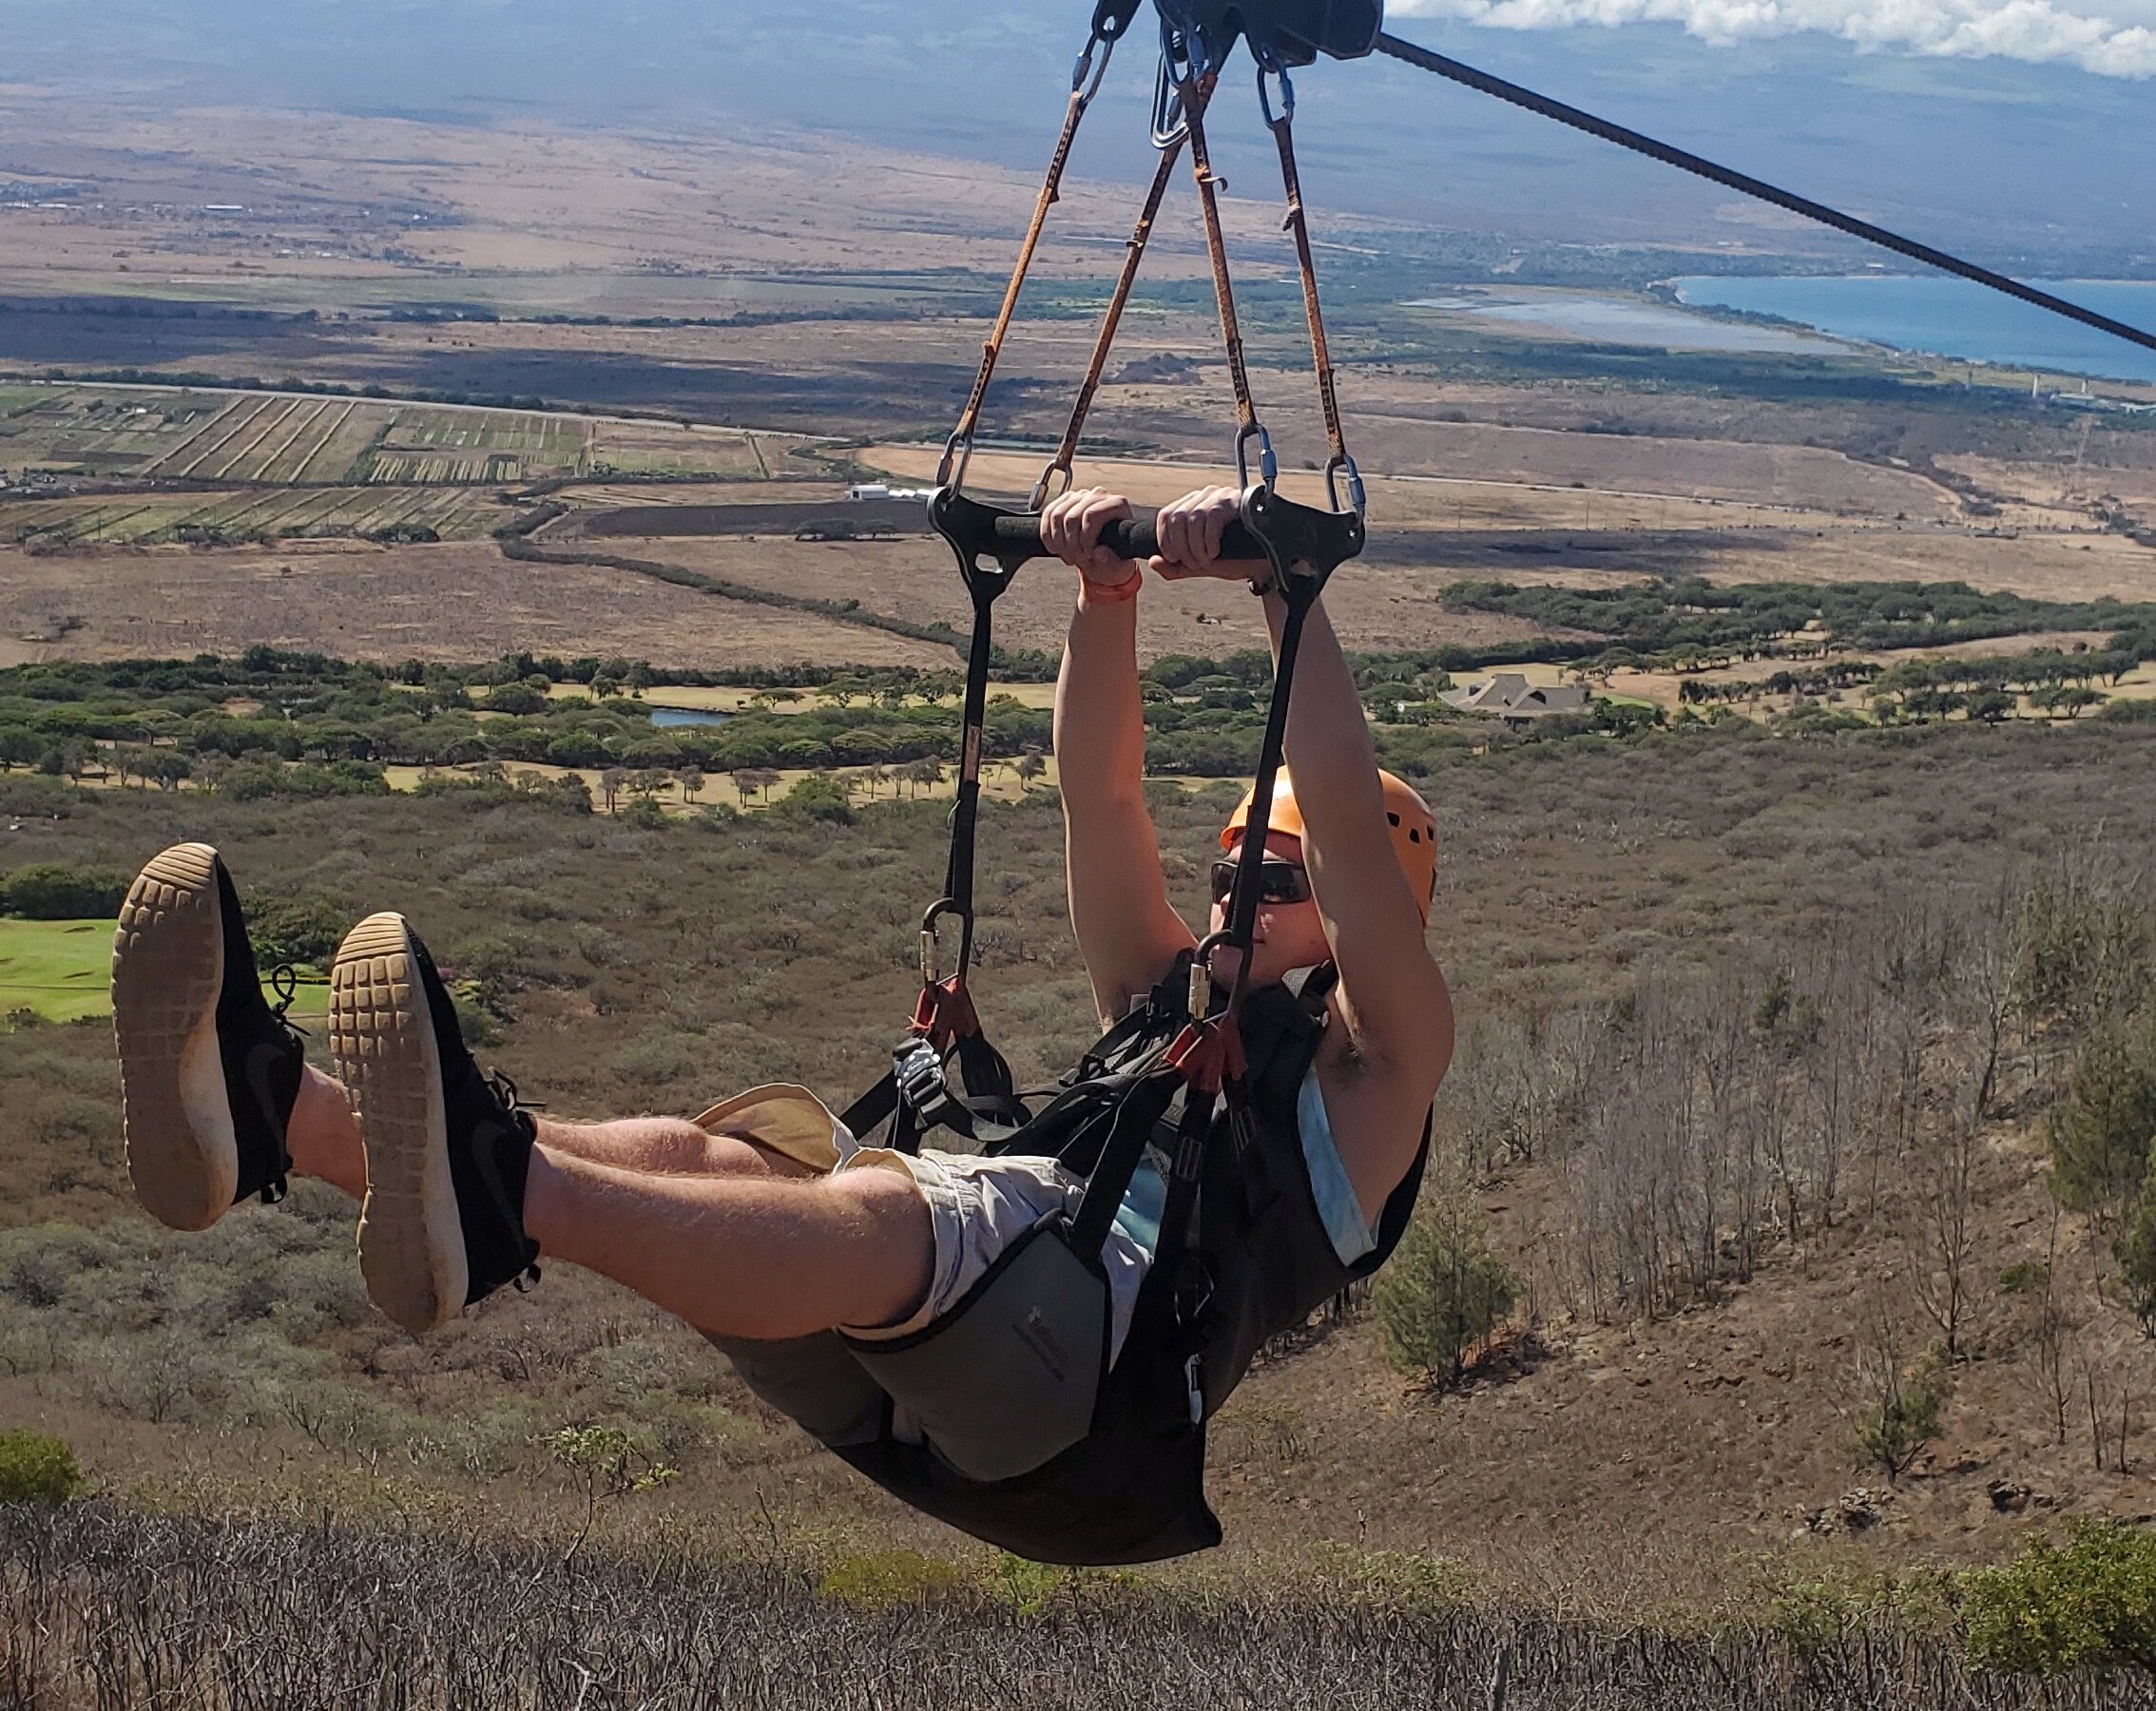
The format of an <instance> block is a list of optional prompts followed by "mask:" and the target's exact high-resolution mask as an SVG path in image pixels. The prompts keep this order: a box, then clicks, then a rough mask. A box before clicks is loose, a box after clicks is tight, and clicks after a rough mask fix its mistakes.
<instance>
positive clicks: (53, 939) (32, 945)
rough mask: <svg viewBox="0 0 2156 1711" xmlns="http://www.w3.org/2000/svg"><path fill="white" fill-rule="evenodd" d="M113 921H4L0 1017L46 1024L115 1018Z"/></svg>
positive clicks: (0, 930)
mask: <svg viewBox="0 0 2156 1711" xmlns="http://www.w3.org/2000/svg"><path fill="white" fill-rule="evenodd" d="M113 925H114V923H112V922H110V921H8V920H0V1015H5V1014H6V1013H8V1012H9V1011H10V1010H19V1009H27V1010H34V1011H35V1012H36V1013H37V1014H38V1015H40V1016H43V1017H44V1018H45V1019H46V1020H47V1021H48V1022H79V1021H81V1020H82V1019H83V1018H84V1017H85V1016H105V1015H110V1014H111V1013H112V991H111V984H112V929H113Z"/></svg>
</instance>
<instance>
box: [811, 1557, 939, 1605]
mask: <svg viewBox="0 0 2156 1711" xmlns="http://www.w3.org/2000/svg"><path fill="white" fill-rule="evenodd" d="M967 1578H968V1577H967V1574H966V1571H965V1570H964V1569H963V1568H960V1567H958V1566H957V1565H956V1564H955V1563H947V1562H945V1561H943V1560H942V1559H941V1558H940V1557H932V1556H923V1555H922V1554H921V1553H920V1552H919V1551H917V1550H870V1551H862V1552H860V1553H859V1554H857V1555H854V1556H844V1557H840V1558H839V1559H838V1560H837V1562H835V1563H833V1564H832V1565H831V1567H828V1568H826V1569H825V1570H824V1571H823V1578H822V1579H821V1580H820V1581H818V1583H817V1588H816V1589H817V1591H818V1592H819V1593H820V1594H821V1595H822V1596H823V1597H825V1598H829V1599H834V1600H836V1601H837V1602H838V1603H840V1604H849V1605H862V1606H864V1607H866V1608H868V1609H872V1610H883V1609H889V1608H890V1607H891V1606H892V1605H902V1604H925V1603H926V1602H928V1601H929V1600H930V1599H934V1598H940V1597H942V1596H943V1595H944V1594H946V1593H948V1592H950V1591H952V1590H953V1589H954V1588H956V1587H958V1586H963V1585H965V1583H966V1581H967Z"/></svg>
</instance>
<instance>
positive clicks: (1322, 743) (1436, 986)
mask: <svg viewBox="0 0 2156 1711" xmlns="http://www.w3.org/2000/svg"><path fill="white" fill-rule="evenodd" d="M1240 503H1241V501H1240V497H1239V495H1237V494H1236V493H1235V492H1234V490H1231V489H1225V488H1216V489H1212V490H1207V491H1205V492H1201V493H1194V494H1192V495H1191V496H1190V497H1189V498H1188V499H1185V500H1182V501H1179V502H1178V503H1177V504H1176V505H1173V506H1170V507H1169V508H1168V509H1166V510H1165V511H1163V512H1162V513H1161V523H1160V529H1161V549H1162V553H1163V557H1161V558H1159V559H1156V560H1155V561H1154V565H1153V567H1154V569H1155V570H1156V571H1157V572H1158V573H1160V574H1161V575H1163V576H1167V577H1171V578H1173V577H1177V576H1184V575H1206V574H1211V575H1221V574H1229V575H1243V576H1254V575H1262V574H1264V567H1263V566H1262V565H1243V566H1240V567H1237V566H1230V565H1227V564H1225V563H1221V562H1217V561H1216V555H1217V554H1218V552H1219V549H1220V541H1221V531H1222V529H1224V528H1225V526H1226V523H1227V521H1228V520H1229V519H1230V518H1232V517H1233V516H1234V515H1235V514H1236V512H1237V509H1238V508H1239V506H1240ZM1286 620H1287V605H1286V602H1285V601H1283V600H1282V599H1281V598H1280V595H1279V594H1277V593H1275V594H1268V595H1266V596H1265V621H1266V627H1267V628H1268V630H1269V631H1270V632H1271V636H1272V643H1273V651H1274V657H1275V658H1276V659H1278V657H1279V653H1280V632H1281V626H1282V625H1284V624H1285V623H1286ZM1287 759H1288V765H1289V768H1290V770H1291V771H1292V772H1293V773H1294V776H1295V798H1296V802H1297V805H1298V806H1299V808H1300V809H1301V812H1302V818H1303V823H1304V825H1305V826H1306V827H1307V828H1308V836H1306V837H1305V839H1304V840H1303V852H1302V854H1303V862H1304V865H1305V866H1306V867H1307V868H1308V870H1309V873H1310V889H1311V891H1312V893H1313V894H1315V895H1316V897H1317V900H1318V910H1319V915H1320V917H1321V918H1322V920H1323V922H1324V928H1325V939H1326V942H1327V944H1329V945H1330V946H1331V947H1332V952H1333V959H1334V962H1335V963H1336V964H1337V966H1338V969H1339V972H1340V1006H1341V1012H1342V1015H1343V1017H1344V1018H1345V1020H1346V1022H1347V1025H1348V1032H1349V1035H1350V1037H1351V1038H1352V1040H1353V1041H1354V1044H1355V1047H1356V1050H1357V1055H1358V1056H1359V1057H1360V1058H1361V1060H1362V1061H1363V1063H1364V1064H1365V1065H1366V1066H1367V1067H1371V1068H1373V1069H1381V1070H1385V1071H1389V1072H1391V1073H1389V1074H1387V1075H1386V1076H1385V1077H1384V1079H1385V1080H1386V1081H1387V1082H1388V1083H1389V1084H1392V1085H1393V1086H1396V1087H1397V1089H1398V1092H1399V1096H1400V1098H1401V1100H1403V1101H1404V1102H1405V1104H1406V1105H1409V1106H1414V1107H1415V1108H1416V1110H1417V1116H1416V1119H1415V1121H1416V1123H1417V1125H1419V1123H1420V1116H1419V1110H1420V1109H1421V1108H1424V1107H1427V1105H1428V1104H1429V1101H1430V1098H1431V1097H1432V1096H1433V1095H1434V1093H1435V1092H1436V1089H1437V1084H1438V1082H1439V1081H1440V1080H1442V1079H1443V1077H1444V1073H1445V1068H1446V1067H1447V1066H1448V1065H1449V1064H1450V1063H1451V1061H1452V1050H1453V1007H1452V997H1451V994H1450V992H1449V991H1448V990H1447V989H1446V986H1445V977H1444V975H1443V974H1442V973H1441V972H1440V971H1439V970H1438V967H1437V963H1436V959H1435V958H1434V957H1433V956H1432V955H1431V953H1430V949H1429V945H1428V943H1427V941H1426V938H1425V935H1424V930H1423V925H1422V916H1421V911H1420V909H1419V907H1418V906H1417V904H1416V901H1415V897H1414V895H1413V894H1411V893H1410V892H1409V890H1408V882H1407V877H1406V875H1403V874H1402V873H1401V872H1400V867H1399V863H1398V862H1397V861H1396V859H1395V857H1394V855H1393V846H1392V840H1391V837H1390V836H1389V835H1388V832H1387V827H1386V823H1385V801H1384V796H1383V793H1382V791H1381V790H1380V788H1379V786H1378V782H1377V756H1376V748H1375V746H1374V745H1373V744H1372V742H1371V740H1370V724H1369V721H1368V720H1367V719H1366V718H1365V717H1364V714H1363V709H1362V702H1361V700H1360V698H1359V697H1358V696H1357V694H1356V688H1355V677H1354V674H1353V673H1352V672H1350V671H1349V669H1348V663H1347V659H1346V657H1345V656H1344V655H1343V654H1342V653H1341V651H1340V644H1339V640H1338V637H1337V636H1335V635H1334V633H1333V626H1332V624H1331V622H1330V620H1328V619H1327V617H1326V616H1325V608H1324V606H1323V604H1322V603H1320V604H1319V605H1317V606H1314V607H1313V608H1312V609H1311V612H1310V615H1309V617H1308V619H1307V620H1306V621H1305V623H1304V625H1303V631H1302V644H1301V649H1300V651H1299V655H1298V656H1297V661H1296V678H1295V694H1294V697H1293V699H1292V700H1291V701H1290V702H1289V704H1288V725H1287Z"/></svg>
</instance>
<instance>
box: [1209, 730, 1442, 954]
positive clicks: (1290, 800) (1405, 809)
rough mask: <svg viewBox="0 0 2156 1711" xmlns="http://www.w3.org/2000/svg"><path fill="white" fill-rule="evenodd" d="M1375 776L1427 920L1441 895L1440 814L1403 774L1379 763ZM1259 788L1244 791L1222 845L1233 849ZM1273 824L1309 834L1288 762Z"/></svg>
mask: <svg viewBox="0 0 2156 1711" xmlns="http://www.w3.org/2000/svg"><path fill="white" fill-rule="evenodd" d="M1377 781H1378V783H1379V784H1381V785H1382V786H1383V787H1384V792H1385V818H1386V819H1387V820H1388V821H1389V822H1391V831H1392V835H1393V855H1395V856H1396V858H1397V859H1398V861H1399V864H1400V872H1401V873H1403V874H1405V875H1407V882H1408V890H1409V891H1411V892H1413V893H1414V894H1415V907H1416V908H1417V909H1419V910H1421V911H1422V918H1423V920H1424V921H1425V922H1426V923H1427V922H1428V921H1429V919H1430V905H1431V903H1432V901H1433V900H1434V898H1435V897H1436V895H1437V817H1436V816H1435V815H1434V814H1432V813H1431V812H1430V804H1429V803H1428V802H1426V801H1424V800H1423V799H1422V798H1421V796H1420V795H1419V794H1418V793H1417V792H1416V790H1415V786H1414V785H1412V784H1410V783H1409V782H1408V781H1407V780H1406V779H1397V778H1395V777H1394V776H1393V775H1392V774H1391V773H1389V772H1385V771H1383V770H1381V769H1380V770H1379V772H1378V774H1377ZM1257 794H1258V793H1257V791H1256V790H1255V788H1253V789H1251V790H1246V791H1244V792H1243V793H1242V801H1240V802H1238V803H1237V804H1236V805H1235V812H1234V813H1233V814H1231V815H1229V816H1228V823H1227V824H1226V825H1225V826H1223V827H1222V829H1221V848H1222V849H1223V850H1231V849H1233V848H1234V847H1235V840H1236V837H1237V836H1238V835H1239V834H1240V833H1242V831H1243V830H1244V829H1245V828H1246V827H1248V825H1249V824H1250V804H1251V802H1252V800H1253V799H1254V798H1256V796H1257ZM1272 829H1273V830H1274V831H1275V832H1282V833H1285V834H1286V835H1287V836H1290V837H1302V836H1307V834H1306V833H1305V831H1304V829H1303V824H1302V810H1301V809H1299V807H1297V806H1296V801H1295V781H1294V780H1293V779H1290V778H1289V777H1288V773H1287V768H1286V767H1284V766H1283V767H1281V768H1280V777H1279V778H1278V779H1275V780H1274V783H1273V814H1272Z"/></svg>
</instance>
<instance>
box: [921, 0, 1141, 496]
mask: <svg viewBox="0 0 2156 1711" xmlns="http://www.w3.org/2000/svg"><path fill="white" fill-rule="evenodd" d="M1131 10H1135V9H1131ZM1118 13H1120V14H1121V22H1120V23H1119V22H1117V21H1116V18H1117V14H1118ZM1128 21H1129V11H1128V10H1125V9H1123V8H1122V7H1109V6H1103V7H1101V8H1100V9H1099V10H1097V11H1096V12H1095V13H1094V17H1093V29H1092V33H1091V34H1090V35H1088V37H1087V39H1086V48H1085V51H1084V52H1082V53H1081V54H1080V55H1079V56H1078V65H1077V68H1076V69H1075V70H1074V71H1073V72H1072V74H1071V79H1070V102H1069V105H1068V106H1066V107H1065V108H1064V113H1063V130H1062V132H1061V134H1060V135H1058V136H1057V138H1056V142H1055V152H1054V153H1053V154H1052V155H1050V156H1049V168H1048V174H1047V176H1046V177H1045V178H1043V179H1042V181H1041V190H1040V195H1039V196H1038V197H1037V198H1035V199H1034V202H1033V218H1032V220H1031V221H1030V223H1029V224H1028V225H1027V227H1026V237H1025V241H1024V242H1022V243H1021V244H1020V245H1019V246H1018V261H1017V265H1016V266H1014V267H1013V268H1011V282H1010V283H1009V284H1008V285H1006V286H1005V287H1004V292H1003V306H1002V308H1001V309H999V310H998V311H997V312H996V317H995V325H994V327H993V328H992V329H991V331H990V333H989V336H988V339H987V342H986V343H985V344H984V345H983V346H982V347H981V366H980V372H979V373H978V374H977V375H974V377H973V390H972V392H971V393H970V394H967V398H966V407H965V409H964V410H962V411H960V412H959V413H958V426H957V427H956V428H955V429H953V431H952V434H951V439H950V442H949V443H948V444H947V445H946V446H945V447H944V449H943V461H942V463H941V465H940V466H939V467H938V469H937V470H936V473H935V484H936V486H938V487H946V486H956V487H960V488H963V487H964V486H965V484H966V460H967V458H968V457H969V456H970V455H971V453H972V446H973V434H974V432H975V431H976V430H977V429H978V428H979V427H980V423H981V407H982V406H983V405H984V404H985V403H986V402H987V401H988V391H989V383H990V382H991V381H992V380H993V379H994V378H995V365H996V361H997V359H998V358H999V357H1000V356H1002V355H1003V341H1004V339H1005V338H1007V337H1008V336H1010V333H1011V320H1012V319H1013V318H1014V317H1016V315H1017V313H1018V298H1019V297H1020V296H1021V294H1023V292H1024V291H1025V289H1026V276H1027V275H1028V274H1029V273H1030V272H1031V271H1032V267H1033V257H1034V254H1035V253H1036V252H1037V251H1038V250H1039V249H1040V246H1041V233H1042V232H1043V231H1044V230H1045V229H1046V228H1047V226H1048V217H1049V209H1050V208H1052V207H1054V206H1055V204H1056V203H1057V202H1060V201H1061V200H1062V198H1063V174H1064V170H1065V168H1066V167H1068V165H1069V164H1070V148H1071V144H1074V143H1076V142H1077V140H1078V126H1079V124H1080V122H1081V121H1083V120H1084V119H1085V117H1086V109H1087V108H1088V107H1089V106H1092V103H1093V97H1094V96H1095V95H1097V94H1099V93H1100V88H1101V80H1102V79H1103V78H1105V77H1106V76H1107V68H1108V62H1109V61H1110V60H1112V59H1113V58H1114V57H1115V44H1116V42H1117V40H1118V39H1119V38H1120V36H1121V35H1122V32H1123V29H1124V28H1125V27H1126V26H1127V24H1128ZM1096 52H1097V53H1098V55H1099V59H1098V62H1097V63H1096V61H1095V58H1094V56H1095V53H1096Z"/></svg>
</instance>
